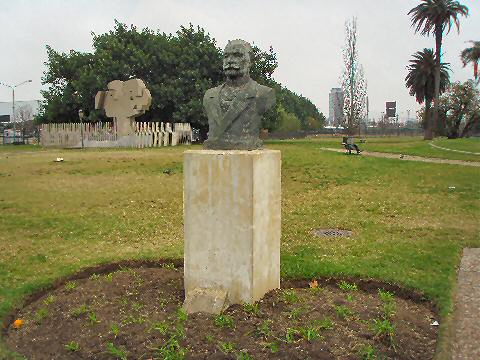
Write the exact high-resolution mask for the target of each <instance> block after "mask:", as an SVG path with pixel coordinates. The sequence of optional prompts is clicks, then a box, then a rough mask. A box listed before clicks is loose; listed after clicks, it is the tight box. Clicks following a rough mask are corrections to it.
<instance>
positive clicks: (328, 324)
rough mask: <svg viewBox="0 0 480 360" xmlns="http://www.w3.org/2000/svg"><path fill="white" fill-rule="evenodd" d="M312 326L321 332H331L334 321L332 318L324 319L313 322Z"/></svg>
mask: <svg viewBox="0 0 480 360" xmlns="http://www.w3.org/2000/svg"><path fill="white" fill-rule="evenodd" d="M312 325H313V326H315V327H316V328H318V329H319V330H331V329H333V321H332V320H331V319H330V318H324V319H321V320H314V321H312Z"/></svg>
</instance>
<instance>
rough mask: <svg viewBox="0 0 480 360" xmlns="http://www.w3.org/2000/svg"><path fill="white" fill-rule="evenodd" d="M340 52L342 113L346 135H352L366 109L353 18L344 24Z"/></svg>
mask: <svg viewBox="0 0 480 360" xmlns="http://www.w3.org/2000/svg"><path fill="white" fill-rule="evenodd" d="M342 51H343V63H344V69H343V72H342V77H341V81H342V90H343V97H344V103H343V113H344V118H345V119H346V125H347V129H348V130H347V131H348V134H349V135H352V134H353V133H354V132H355V128H357V127H358V126H359V124H360V121H361V120H362V119H364V118H365V114H366V108H367V81H366V79H365V74H364V72H363V67H362V65H361V64H360V63H359V61H358V33H357V19H356V18H355V17H353V18H352V19H351V20H347V21H346V23H345V45H344V46H343V49H342Z"/></svg>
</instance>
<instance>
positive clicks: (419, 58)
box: [405, 49, 449, 139]
mask: <svg viewBox="0 0 480 360" xmlns="http://www.w3.org/2000/svg"><path fill="white" fill-rule="evenodd" d="M436 66H437V65H436V59H435V55H434V53H433V49H423V51H418V52H416V53H415V54H414V55H413V59H412V60H410V64H409V65H408V66H407V70H408V74H407V77H406V78H405V82H406V87H407V88H408V89H409V92H410V95H411V96H415V99H416V100H417V102H418V103H419V104H423V103H425V112H424V119H423V122H424V128H425V133H424V139H433V127H434V124H433V122H432V117H431V114H430V112H431V111H430V109H431V105H432V101H433V99H434V97H435V69H436ZM448 70H449V67H448V64H445V63H441V64H440V89H441V90H442V91H443V90H445V88H446V86H447V85H448V83H449V74H448Z"/></svg>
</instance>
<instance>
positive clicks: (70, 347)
mask: <svg viewBox="0 0 480 360" xmlns="http://www.w3.org/2000/svg"><path fill="white" fill-rule="evenodd" d="M79 348H80V345H78V343H77V342H75V341H70V342H69V343H68V344H65V349H67V350H68V351H72V352H75V351H78V349H79Z"/></svg>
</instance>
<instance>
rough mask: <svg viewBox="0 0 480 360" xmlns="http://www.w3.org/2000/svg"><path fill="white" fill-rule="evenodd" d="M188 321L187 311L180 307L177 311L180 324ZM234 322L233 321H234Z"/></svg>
mask: <svg viewBox="0 0 480 360" xmlns="http://www.w3.org/2000/svg"><path fill="white" fill-rule="evenodd" d="M187 319H188V314H187V312H186V311H185V309H184V308H182V307H179V308H178V309H177V320H178V321H180V322H185V321H187ZM232 321H233V320H232Z"/></svg>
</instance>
